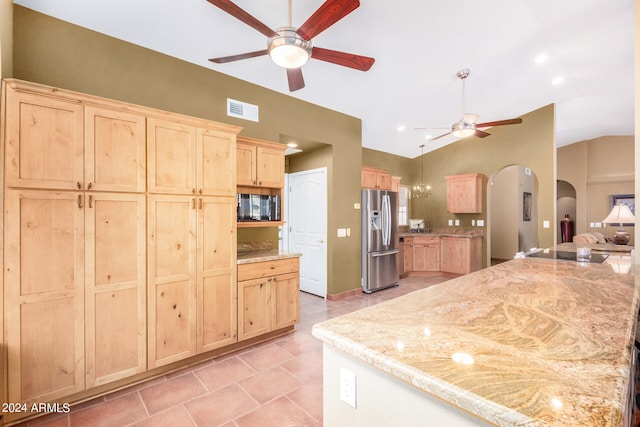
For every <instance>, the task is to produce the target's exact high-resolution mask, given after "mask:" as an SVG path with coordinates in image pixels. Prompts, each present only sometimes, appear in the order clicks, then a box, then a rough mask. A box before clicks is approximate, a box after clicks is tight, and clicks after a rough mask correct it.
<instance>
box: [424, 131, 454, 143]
mask: <svg viewBox="0 0 640 427" xmlns="http://www.w3.org/2000/svg"><path fill="white" fill-rule="evenodd" d="M447 135H451V132H447V133H443V134H442V135H440V136H436V137H435V138H431V139H430V140H429V141H435V140H436V139H440V138H444V137H445V136H447Z"/></svg>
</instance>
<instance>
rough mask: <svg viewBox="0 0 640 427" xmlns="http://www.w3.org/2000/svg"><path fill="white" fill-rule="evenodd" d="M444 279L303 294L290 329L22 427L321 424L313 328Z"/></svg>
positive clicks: (319, 375) (319, 377)
mask: <svg viewBox="0 0 640 427" xmlns="http://www.w3.org/2000/svg"><path fill="white" fill-rule="evenodd" d="M444 280H446V279H445V278H442V277H411V278H406V279H402V280H401V281H400V284H399V286H397V287H394V288H389V289H385V290H381V291H378V292H374V293H373V294H370V295H367V294H362V295H361V296H357V297H350V298H345V299H342V300H339V301H327V300H324V299H323V298H319V297H316V296H313V295H309V294H305V293H301V297H300V323H299V324H298V325H296V332H295V333H293V334H290V335H287V336H285V337H280V338H276V339H274V340H272V341H270V342H267V343H262V344H260V345H257V346H254V347H251V348H247V349H244V350H240V351H238V352H236V353H232V354H230V355H226V356H222V357H220V358H216V359H213V360H209V361H206V362H203V363H200V364H198V365H196V366H192V367H189V368H188V369H183V370H181V371H178V372H174V373H171V374H167V375H164V376H162V377H160V378H156V379H153V380H149V381H147V382H145V383H143V384H139V385H136V386H133V387H130V388H128V389H125V390H121V391H118V392H115V393H112V394H110V395H107V396H104V397H100V398H97V399H94V400H92V401H89V402H86V403H82V404H80V405H77V406H74V407H72V408H71V412H70V413H69V414H62V415H58V414H51V415H46V416H44V417H40V418H38V419H35V420H32V421H29V422H25V423H22V424H21V426H22V427H24V426H36V425H37V426H40V427H45V426H51V427H59V426H60V427H62V426H64V427H69V426H72V427H75V426H82V427H84V426H91V427H99V426H108V427H119V426H154V427H162V426H171V427H182V426H185V427H186V426H198V427H201V426H224V427H236V426H237V427H245V426H270V427H272V426H273V427H277V426H288V427H296V426H321V425H322V344H321V342H320V341H319V340H318V339H316V338H314V337H313V336H312V335H311V327H312V326H313V325H314V324H315V323H318V322H321V321H323V320H326V319H330V318H332V317H336V316H340V315H342V314H345V313H349V312H352V311H355V310H358V309H360V308H363V307H367V306H370V305H374V304H377V303H379V302H382V301H385V300H389V299H392V298H395V297H398V296H400V295H404V294H406V293H409V292H413V291H415V290H418V289H422V288H425V287H428V286H431V285H434V284H437V283H440V282H442V281H444Z"/></svg>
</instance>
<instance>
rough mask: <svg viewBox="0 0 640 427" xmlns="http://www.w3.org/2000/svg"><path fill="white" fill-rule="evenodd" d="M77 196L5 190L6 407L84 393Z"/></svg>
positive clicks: (81, 257)
mask: <svg viewBox="0 0 640 427" xmlns="http://www.w3.org/2000/svg"><path fill="white" fill-rule="evenodd" d="M78 196H81V195H79V194H77V193H72V192H63V193H56V192H53V191H35V190H7V191H6V195H5V197H6V206H5V209H6V213H5V217H4V220H5V236H4V238H5V241H4V244H5V251H4V254H5V266H4V267H5V270H4V281H5V295H4V303H5V304H4V306H5V334H6V348H7V349H8V350H7V356H8V360H7V366H8V371H7V372H8V396H7V398H8V399H7V401H9V402H48V401H53V400H54V399H57V398H61V397H64V396H67V395H70V394H73V393H76V392H79V391H82V390H83V389H84V388H85V387H84V370H85V364H84V363H85V359H84V287H83V284H84V271H83V269H84V227H83V222H84V216H83V209H82V208H81V207H79V203H78ZM81 201H82V200H81ZM80 205H82V203H80Z"/></svg>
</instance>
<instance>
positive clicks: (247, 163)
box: [236, 142, 257, 186]
mask: <svg viewBox="0 0 640 427" xmlns="http://www.w3.org/2000/svg"><path fill="white" fill-rule="evenodd" d="M256 171H257V167H256V147H255V146H254V145H251V144H244V143H242V142H238V143H237V144H236V178H237V185H245V186H253V185H256V184H257V180H256Z"/></svg>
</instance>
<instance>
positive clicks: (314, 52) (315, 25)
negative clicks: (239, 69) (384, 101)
mask: <svg viewBox="0 0 640 427" xmlns="http://www.w3.org/2000/svg"><path fill="white" fill-rule="evenodd" d="M207 1H208V2H209V3H211V4H212V5H214V6H216V7H218V8H220V9H222V10H223V11H225V12H227V13H228V14H230V15H231V16H233V17H235V18H237V19H239V20H240V21H242V22H244V23H245V24H247V25H248V26H250V27H251V28H253V29H255V30H257V31H259V32H261V33H262V34H264V35H265V36H267V37H268V40H267V48H266V49H264V50H257V51H255V52H247V53H242V54H239V55H231V56H224V57H221V58H211V59H209V61H212V62H215V63H217V64H224V63H226V62H232V61H239V60H241V59H248V58H254V57H257V56H263V55H269V56H270V57H271V59H272V60H273V61H274V62H275V63H276V64H278V65H280V66H282V67H284V68H286V70H287V79H288V81H289V90H290V91H291V92H293V91H296V90H298V89H302V88H303V87H304V78H303V77H302V68H301V67H302V65H304V63H306V62H307V60H308V59H309V58H314V59H319V60H320V61H326V62H331V63H333V64H337V65H341V66H343V67H349V68H353V69H356V70H360V71H367V70H369V69H370V68H371V66H372V65H373V63H374V62H375V59H374V58H370V57H367V56H360V55H355V54H352V53H346V52H339V51H335V50H329V49H322V48H319V47H315V46H312V43H311V39H312V38H314V37H315V36H317V35H318V34H320V33H321V32H323V31H324V30H326V29H327V28H329V27H330V26H332V25H333V24H335V23H336V22H338V21H339V20H341V19H342V18H344V17H345V16H347V15H348V14H349V13H351V12H353V11H354V10H355V9H357V8H358V7H359V6H360V2H359V1H358V0H327V1H325V2H324V3H323V4H322V5H321V6H320V7H319V8H318V10H316V11H315V12H314V13H313V15H311V16H310V17H309V19H307V20H306V21H305V22H304V24H302V25H301V26H300V27H299V28H295V27H292V26H291V0H289V26H286V27H280V28H276V29H275V30H272V29H271V28H269V27H267V26H266V25H265V24H263V23H262V22H260V21H258V20H257V19H256V18H254V17H253V16H251V15H250V14H248V13H247V12H246V11H244V10H243V9H241V8H240V7H239V6H238V5H236V4H235V3H233V2H231V1H230V0H207Z"/></svg>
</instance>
